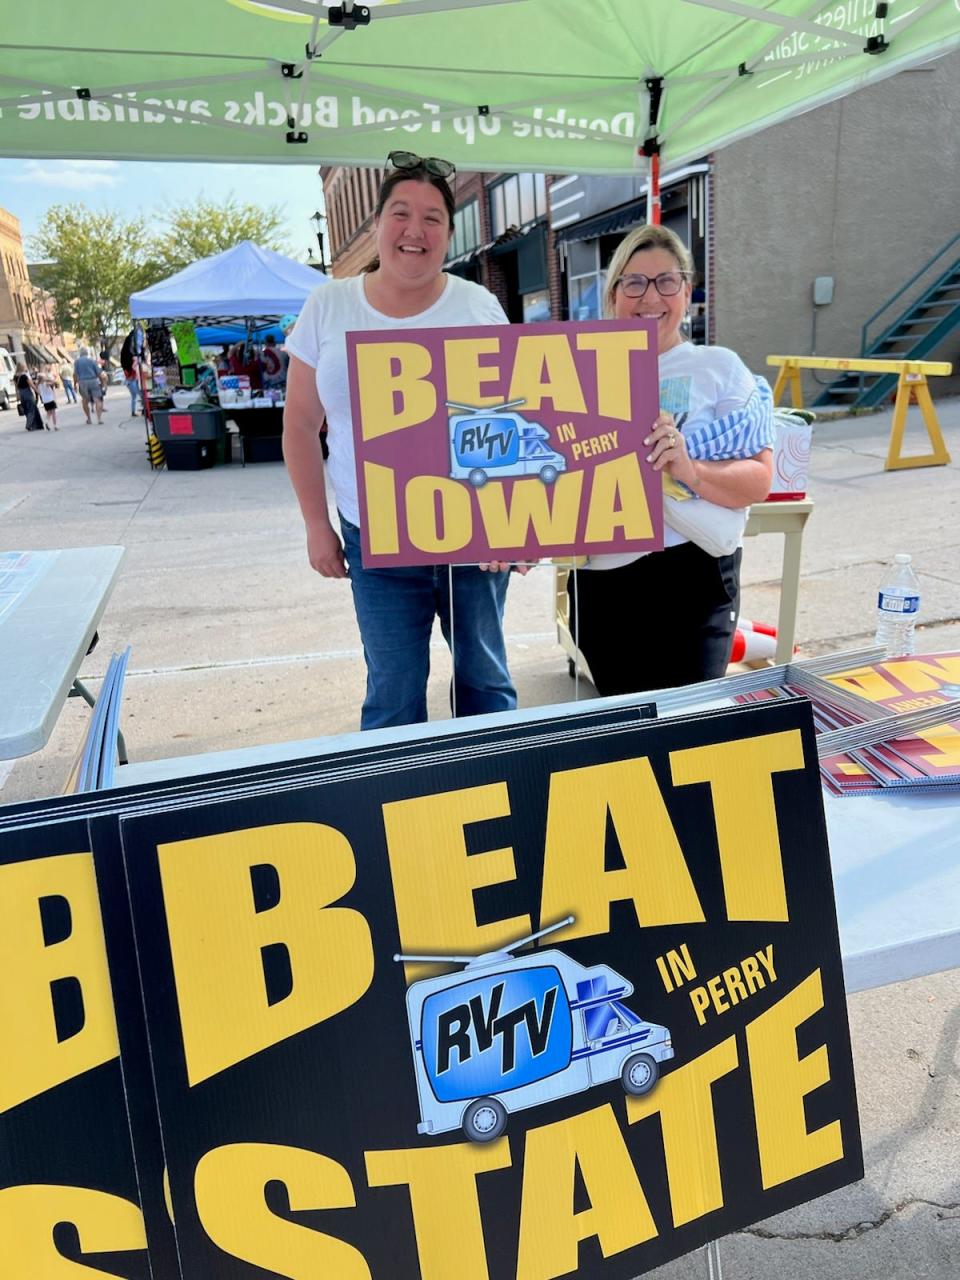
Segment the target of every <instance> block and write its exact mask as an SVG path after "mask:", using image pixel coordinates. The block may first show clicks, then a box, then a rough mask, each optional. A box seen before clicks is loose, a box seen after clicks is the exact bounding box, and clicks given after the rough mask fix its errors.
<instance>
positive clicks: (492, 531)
mask: <svg viewBox="0 0 960 1280" xmlns="http://www.w3.org/2000/svg"><path fill="white" fill-rule="evenodd" d="M574 447H576V446H574ZM582 488H583V472H582V471H568V472H566V473H565V474H564V475H561V476H559V477H558V478H557V481H556V483H555V484H552V485H545V484H543V482H542V481H541V480H540V479H539V478H538V479H531V480H517V481H515V482H514V485H513V492H512V494H511V495H510V506H509V509H508V507H507V495H506V490H505V489H504V486H503V485H502V484H485V485H484V486H483V488H482V489H478V490H477V502H478V503H479V506H480V515H481V516H482V518H483V527H484V531H485V533H486V536H487V542H488V544H489V545H490V546H491V547H522V546H524V544H525V543H526V541H527V538H528V537H529V535H530V527H531V525H532V526H533V533H534V536H535V538H536V540H537V542H538V544H539V545H540V546H545V547H546V546H556V545H558V544H569V545H571V546H572V545H573V543H574V541H575V540H576V536H577V518H578V516H579V515H580V491H581V490H582Z"/></svg>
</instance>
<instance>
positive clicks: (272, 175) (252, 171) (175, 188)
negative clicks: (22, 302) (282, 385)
mask: <svg viewBox="0 0 960 1280" xmlns="http://www.w3.org/2000/svg"><path fill="white" fill-rule="evenodd" d="M199 196H203V197H204V198H206V199H208V200H214V201H218V202H219V201H221V200H225V199H227V198H228V197H229V196H235V197H236V199H237V200H239V201H240V202H242V203H251V204H259V205H264V206H267V205H279V206H280V207H281V209H282V210H284V212H285V214H286V217H285V221H284V225H283V228H282V234H283V235H284V236H285V237H286V240H287V248H288V252H289V254H290V256H291V257H293V258H299V259H300V260H301V261H305V260H306V257H307V251H308V249H311V248H312V249H313V251H314V253H315V254H316V253H317V240H316V231H315V227H314V224H313V223H312V222H311V221H310V215H311V214H312V213H313V212H314V211H315V210H316V209H318V208H319V209H322V208H323V190H322V186H321V183H320V175H319V173H318V172H317V166H316V165H315V164H312V165H277V164H270V165H263V164H261V165H252V164H166V163H165V164H160V163H156V162H150V163H147V162H140V161H132V160H0V208H3V209H6V210H7V211H8V212H9V213H12V214H14V215H15V216H16V217H18V218H19V219H20V223H21V228H22V231H23V238H24V241H28V238H29V237H30V236H31V235H32V234H33V233H34V232H36V231H37V230H38V229H39V227H40V223H41V222H42V221H43V215H44V213H45V212H46V210H47V209H48V208H49V207H50V206H51V205H52V204H74V203H78V202H80V203H83V204H85V205H86V206H87V207H88V208H90V209H97V210H109V211H111V212H113V213H119V214H123V215H125V216H133V215H135V214H138V213H140V214H144V215H146V216H147V217H148V218H149V217H150V215H151V214H155V213H160V212H162V211H163V210H164V209H167V208H173V207H175V206H176V205H177V204H179V203H181V202H188V203H192V202H193V201H194V200H195V199H197V198H198V197H199ZM34 256H35V255H33V254H31V252H30V246H29V243H28V244H26V258H27V261H28V262H30V261H32V259H33V257H34ZM328 260H329V255H328Z"/></svg>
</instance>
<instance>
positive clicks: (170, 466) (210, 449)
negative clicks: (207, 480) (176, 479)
mask: <svg viewBox="0 0 960 1280" xmlns="http://www.w3.org/2000/svg"><path fill="white" fill-rule="evenodd" d="M217 445H218V441H216V440H178V441H171V440H164V442H163V456H164V458H165V459H166V462H167V470H168V471H202V470H203V468H204V467H212V466H213V464H214V463H215V462H216V460H217Z"/></svg>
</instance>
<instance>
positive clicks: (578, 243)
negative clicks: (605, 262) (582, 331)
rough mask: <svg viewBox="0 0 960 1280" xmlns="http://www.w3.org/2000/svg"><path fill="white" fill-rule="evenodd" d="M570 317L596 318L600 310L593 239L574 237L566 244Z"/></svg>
mask: <svg viewBox="0 0 960 1280" xmlns="http://www.w3.org/2000/svg"><path fill="white" fill-rule="evenodd" d="M567 276H568V281H569V298H570V319H571V320H597V319H599V318H600V313H601V300H602V296H603V276H602V274H601V271H600V261H599V256H598V253H597V241H596V240H575V241H573V243H572V244H569V245H568V246H567Z"/></svg>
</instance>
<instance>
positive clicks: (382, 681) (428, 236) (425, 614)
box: [283, 151, 516, 729]
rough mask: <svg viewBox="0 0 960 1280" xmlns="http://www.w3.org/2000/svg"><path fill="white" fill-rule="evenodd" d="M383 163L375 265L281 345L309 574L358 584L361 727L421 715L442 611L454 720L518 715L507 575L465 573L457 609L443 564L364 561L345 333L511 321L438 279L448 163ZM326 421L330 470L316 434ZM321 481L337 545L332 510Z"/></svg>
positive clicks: (474, 288) (330, 295)
mask: <svg viewBox="0 0 960 1280" xmlns="http://www.w3.org/2000/svg"><path fill="white" fill-rule="evenodd" d="M387 165H388V171H387V173H386V175H385V177H384V179H383V182H382V184H381V187H380V192H379V195H378V198H377V204H376V215H375V218H376V221H375V226H376V243H377V259H376V261H375V263H374V265H373V267H372V269H370V270H368V271H367V272H365V273H364V274H363V275H360V276H354V277H352V278H349V279H341V280H331V281H329V282H328V283H327V284H324V285H321V286H320V287H319V288H318V289H316V290H315V291H314V292H313V293H312V294H311V295H310V297H309V298H308V299H307V302H306V305H305V306H304V309H303V311H302V313H301V315H300V318H299V320H298V321H297V324H296V326H295V328H294V329H293V331H292V332H291V333H290V335H289V336H288V338H287V341H286V349H287V352H288V353H289V356H290V364H289V368H288V371H287V395H286V405H285V409H284V424H283V452H284V458H285V459H286V463H287V467H288V469H289V472H290V477H291V480H292V481H293V486H294V489H295V491H296V494H297V499H298V501H299V503H300V510H301V512H302V514H303V519H304V523H305V525H306V533H307V553H308V555H309V559H310V564H311V565H312V566H313V568H314V569H316V571H317V572H318V573H319V574H321V575H322V576H323V577H325V578H345V577H349V578H350V583H351V587H352V590H353V601H354V607H355V609H356V614H357V622H358V623H359V626H360V635H361V639H362V641H363V652H364V658H365V660H366V665H367V691H366V698H365V700H364V704H363V711H362V713H361V721H360V724H361V728H363V729H376V728H382V727H384V726H387V725H402V724H416V723H419V722H421V721H424V720H426V719H427V698H426V690H427V676H428V674H429V669H430V634H431V631H432V628H433V620H434V617H435V616H437V615H439V618H440V625H441V628H442V630H443V634H444V637H445V638H446V640H447V643H448V644H451V633H452V632H453V633H455V641H454V643H453V644H451V650H452V653H453V660H454V688H453V705H454V707H455V711H456V714H457V715H477V714H480V713H482V712H489V711H506V710H510V709H511V708H513V707H515V706H516V692H515V690H514V687H513V684H512V682H511V680H510V674H509V672H508V670H507V656H506V648H505V645H504V639H503V626H502V620H503V606H504V601H505V597H506V591H507V582H508V576H509V575H508V573H507V572H495V571H494V572H488V571H484V570H482V569H481V567H480V566H465V567H459V566H458V567H457V568H455V569H454V570H453V571H452V586H453V603H452V607H451V600H450V583H451V573H450V571H449V570H448V568H447V566H446V565H438V566H429V567H417V568H405V569H368V568H365V567H364V565H363V563H362V560H361V554H360V529H359V528H358V525H359V522H360V511H359V504H358V498H357V482H356V474H355V470H354V448H353V424H352V421H351V416H350V393H349V386H348V381H347V356H346V341H345V335H346V334H347V333H348V332H351V331H359V330H371V329H424V328H431V329H433V328H445V327H450V328H453V327H458V326H463V325H482V324H506V323H507V318H506V316H505V315H504V312H503V308H502V307H501V306H500V303H499V302H498V301H497V299H496V298H495V297H494V296H493V294H491V293H489V292H488V291H487V290H486V289H484V288H483V287H482V286H480V285H478V284H473V283H472V282H470V281H468V280H463V279H461V278H460V277H458V276H453V275H447V274H445V273H444V272H443V270H442V267H443V263H444V260H445V258H446V256H447V250H448V248H449V245H450V237H451V235H452V233H453V226H454V208H455V206H454V197H453V192H452V190H451V189H450V186H449V183H448V179H449V178H451V177H452V176H453V174H454V167H453V165H452V164H451V163H450V162H449V161H447V160H441V159H438V158H435V157H427V158H423V157H420V156H417V155H414V154H413V153H412V152H408V151H393V152H391V153H390V156H389V157H388V160H387ZM324 414H326V419H327V423H328V433H327V445H328V448H329V458H328V461H327V463H326V467H324V461H323V454H322V448H321V441H320V439H319V434H318V433H319V429H320V426H321V424H322V423H323V420H324ZM327 476H329V479H330V482H331V486H332V488H333V490H334V493H335V496H336V505H337V509H338V514H339V526H340V533H339V535H338V533H337V530H336V529H335V528H334V525H333V523H332V521H331V519H330V513H329V509H328V505H327V495H326V489H325V481H326V477H327ZM508 567H509V566H506V565H504V566H499V565H494V566H489V568H490V569H493V570H497V569H501V568H502V569H508Z"/></svg>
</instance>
